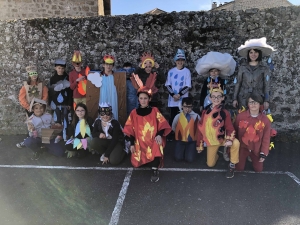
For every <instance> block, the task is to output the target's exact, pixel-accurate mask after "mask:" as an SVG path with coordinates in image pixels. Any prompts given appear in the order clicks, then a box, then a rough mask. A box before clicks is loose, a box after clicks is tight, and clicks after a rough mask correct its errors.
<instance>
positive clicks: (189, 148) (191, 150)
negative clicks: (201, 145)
mask: <svg viewBox="0 0 300 225" xmlns="http://www.w3.org/2000/svg"><path fill="white" fill-rule="evenodd" d="M196 152H197V150H196V142H195V141H190V142H187V143H186V149H185V161H187V162H193V161H194V159H195V157H196Z"/></svg>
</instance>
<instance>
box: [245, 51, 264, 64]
mask: <svg viewBox="0 0 300 225" xmlns="http://www.w3.org/2000/svg"><path fill="white" fill-rule="evenodd" d="M252 49H253V50H254V51H255V52H258V57H257V59H256V60H255V61H258V62H260V61H262V52H261V50H258V49H255V48H252ZM252 49H250V50H249V51H248V53H247V61H248V62H251V59H250V56H249V52H250V51H251V50H252Z"/></svg>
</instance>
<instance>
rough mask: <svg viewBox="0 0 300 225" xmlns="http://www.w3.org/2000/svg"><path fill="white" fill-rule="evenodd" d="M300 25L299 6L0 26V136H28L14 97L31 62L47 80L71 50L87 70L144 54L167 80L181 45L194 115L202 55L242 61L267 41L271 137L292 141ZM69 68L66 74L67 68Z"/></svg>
mask: <svg viewBox="0 0 300 225" xmlns="http://www.w3.org/2000/svg"><path fill="white" fill-rule="evenodd" d="M299 21H300V7H288V8H274V9H267V10H264V11H258V10H256V9H251V10H247V11H245V12H244V11H237V12H219V11H216V12H181V13H170V14H161V15H130V16H116V17H93V18H77V19H58V18H51V19H34V20H17V21H9V22H0V33H1V35H0V60H1V64H0V93H1V95H0V134H10V133H25V132H26V131H25V126H24V124H23V121H24V119H23V118H24V112H23V109H22V108H21V106H20V105H19V103H18V92H19V90H20V88H21V86H22V81H23V80H25V79H26V71H25V67H26V65H28V64H29V63H36V64H37V65H38V72H39V74H40V76H41V77H42V78H43V79H44V80H45V81H46V82H47V81H48V80H49V78H50V76H51V75H52V73H53V61H54V59H56V58H58V57H59V58H64V59H66V60H67V61H68V62H70V60H71V56H72V53H73V50H74V49H78V48H79V49H80V50H81V51H82V52H83V60H84V64H85V65H87V64H88V65H89V66H90V67H91V68H92V69H98V68H99V67H100V64H101V59H102V56H103V55H105V54H107V53H110V54H114V55H115V56H116V58H117V62H116V68H119V67H121V66H122V64H123V63H124V62H125V61H130V62H132V63H134V64H135V65H137V64H138V63H139V57H140V55H141V53H142V52H144V51H146V50H150V51H152V52H153V53H154V55H155V58H156V60H157V62H158V63H159V64H160V67H161V69H162V70H163V71H164V76H165V75H166V73H167V71H168V70H169V69H170V68H172V67H173V66H174V63H173V61H172V59H173V56H174V53H175V51H176V49H177V48H178V47H180V48H182V49H185V50H186V55H187V67H188V68H190V70H191V71H192V81H193V88H192V92H191V93H192V95H193V96H194V97H195V109H197V108H198V107H199V105H198V104H199V101H198V100H199V93H200V90H201V87H202V83H203V79H202V78H201V77H199V76H198V75H197V73H196V72H195V70H194V67H195V62H196V61H197V59H199V58H200V57H202V56H203V55H204V54H206V53H207V52H208V51H220V52H227V53H230V54H232V55H233V56H234V57H235V59H236V60H237V61H238V62H240V60H241V58H239V57H238V55H237V54H236V49H237V48H238V47H239V46H240V45H241V44H243V43H244V42H245V40H247V39H250V38H259V37H263V36H266V37H267V42H268V44H270V45H272V46H273V47H274V48H276V49H277V51H276V52H275V53H273V55H272V59H273V61H274V63H275V70H274V72H273V75H272V78H271V80H272V88H271V91H272V93H271V95H272V96H271V99H272V102H271V103H270V107H271V111H272V113H273V115H274V119H275V122H274V124H273V126H274V127H275V128H276V129H277V130H278V132H279V136H278V137H277V138H280V139H284V138H289V139H290V140H291V139H296V138H297V137H299V130H300V122H299V118H300V116H299V113H300V105H299V101H300V98H299V97H298V96H299V84H300V78H298V75H299V64H300V63H299V62H300V47H299V39H300V29H299V25H300V22H299ZM264 60H266V59H264ZM67 69H68V70H70V69H71V65H70V63H69V64H68V68H67ZM159 86H160V89H159V93H160V108H161V109H162V111H163V114H164V115H166V116H168V112H167V110H166V107H167V96H168V94H167V92H166V91H165V90H164V88H163V87H162V84H160V85H159ZM233 87H234V84H233V77H232V79H231V80H230V85H228V95H227V106H226V107H228V108H230V107H231V106H230V104H229V103H231V102H232V94H233ZM285 140H287V139H285Z"/></svg>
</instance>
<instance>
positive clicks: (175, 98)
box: [165, 49, 192, 139]
mask: <svg viewBox="0 0 300 225" xmlns="http://www.w3.org/2000/svg"><path fill="white" fill-rule="evenodd" d="M174 62H175V63H176V67H174V68H173V69H171V70H169V72H168V77H167V81H166V83H165V86H166V87H167V90H168V92H169V99H168V107H169V108H170V119H169V123H170V125H172V123H173V120H174V117H175V116H176V115H177V113H178V112H179V105H180V104H181V99H182V98H184V97H188V95H189V89H190V88H191V85H192V84H191V72H190V70H189V69H188V68H186V67H184V62H185V53H184V51H183V50H182V49H178V50H177V53H176V55H175V57H174ZM170 139H173V137H170Z"/></svg>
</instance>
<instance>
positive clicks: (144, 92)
mask: <svg viewBox="0 0 300 225" xmlns="http://www.w3.org/2000/svg"><path fill="white" fill-rule="evenodd" d="M142 93H143V94H146V95H148V97H149V98H151V96H152V95H150V94H149V93H148V92H146V91H140V92H138V93H137V94H136V95H137V96H138V97H139V96H140V94H142Z"/></svg>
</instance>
